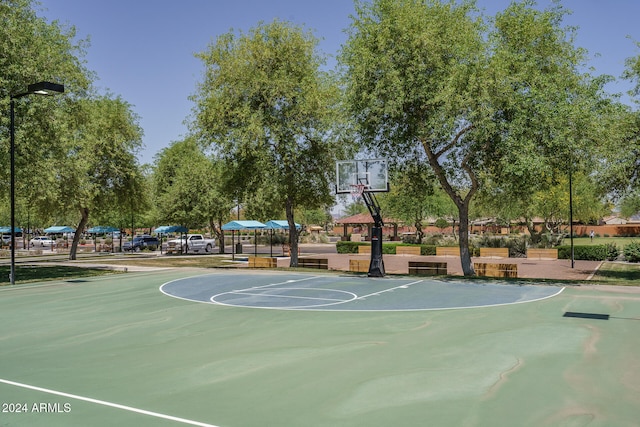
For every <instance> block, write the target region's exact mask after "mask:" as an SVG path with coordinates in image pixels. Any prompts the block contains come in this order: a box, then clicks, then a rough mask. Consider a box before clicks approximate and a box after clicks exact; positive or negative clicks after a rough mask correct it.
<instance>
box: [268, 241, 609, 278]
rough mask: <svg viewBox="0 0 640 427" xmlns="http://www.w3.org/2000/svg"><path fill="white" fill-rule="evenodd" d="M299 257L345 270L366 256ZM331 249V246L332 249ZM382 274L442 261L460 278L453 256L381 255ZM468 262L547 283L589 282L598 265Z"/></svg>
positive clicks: (313, 249) (314, 250)
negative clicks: (514, 268)
mask: <svg viewBox="0 0 640 427" xmlns="http://www.w3.org/2000/svg"><path fill="white" fill-rule="evenodd" d="M301 246H302V251H301V252H302V253H301V255H300V257H301V258H304V257H309V258H312V257H319V258H327V259H328V266H329V269H330V270H343V271H349V260H350V259H361V260H368V259H370V255H355V254H353V255H351V254H348V255H345V254H337V253H326V252H324V248H323V246H329V245H301ZM334 248H335V246H334ZM383 261H384V266H385V271H386V272H387V273H388V274H408V273H409V267H408V265H409V261H423V262H446V263H447V271H448V273H449V274H451V275H462V264H461V263H460V258H458V257H453V256H413V255H384V256H383ZM472 262H474V263H475V262H481V263H497V264H503V263H504V264H506V263H508V264H517V265H518V277H520V278H531V279H550V280H589V279H590V278H591V276H593V274H594V273H595V272H596V271H597V270H598V268H599V267H600V265H601V262H600V261H575V262H574V266H573V268H572V267H571V261H570V260H545V259H542V260H538V259H527V258H495V257H494V258H488V257H483V258H480V257H477V258H472ZM288 266H289V258H280V259H278V267H288Z"/></svg>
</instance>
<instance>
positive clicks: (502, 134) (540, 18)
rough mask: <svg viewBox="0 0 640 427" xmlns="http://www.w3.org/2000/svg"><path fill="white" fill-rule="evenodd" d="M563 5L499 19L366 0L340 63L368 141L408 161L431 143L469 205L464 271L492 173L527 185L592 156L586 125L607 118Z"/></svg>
mask: <svg viewBox="0 0 640 427" xmlns="http://www.w3.org/2000/svg"><path fill="white" fill-rule="evenodd" d="M564 13H565V11H564V10H562V8H560V7H559V6H557V5H554V6H552V7H551V8H549V9H546V10H544V11H540V10H537V9H535V8H533V2H522V3H512V4H511V5H510V6H509V7H508V8H507V9H506V10H505V11H503V12H501V13H498V14H497V15H496V16H495V17H494V18H492V19H489V18H485V17H483V16H482V15H481V14H480V13H479V12H478V11H477V10H476V9H475V7H474V3H473V2H467V1H464V2H456V1H448V2H441V1H437V0H373V1H372V2H357V3H356V16H355V17H354V19H353V22H352V24H351V27H350V29H349V39H348V41H347V44H346V46H345V47H344V48H343V51H342V53H341V61H342V63H343V64H344V65H345V70H344V71H345V73H344V75H345V84H346V96H347V102H348V105H349V108H350V112H351V114H352V115H353V117H354V118H355V120H356V121H357V124H358V131H359V133H360V135H361V140H362V142H363V143H364V145H365V146H366V147H367V148H369V149H371V150H375V151H377V152H380V153H382V154H383V155H385V156H388V157H392V158H396V159H398V160H399V161H402V159H403V158H404V157H405V156H407V154H411V155H413V153H416V152H419V151H422V154H423V161H425V162H428V164H429V165H430V167H431V168H432V170H433V172H434V174H435V176H436V177H437V179H438V182H439V183H440V185H441V187H442V188H443V189H444V191H445V192H446V193H447V194H448V195H449V197H450V198H451V200H452V201H453V202H454V203H455V205H456V206H457V208H458V211H459V219H460V228H459V238H460V248H461V257H462V265H463V271H464V274H465V275H471V274H474V272H473V267H472V265H471V257H470V252H469V248H468V221H469V206H470V203H471V201H472V199H473V197H474V196H475V195H476V193H477V192H478V190H479V189H480V188H481V187H483V186H484V185H485V183H486V182H487V181H489V180H491V181H493V183H494V184H497V185H498V186H503V187H505V188H508V193H509V194H512V195H517V194H518V193H522V192H526V191H528V189H530V188H531V186H532V184H533V183H535V182H538V179H539V177H540V176H542V175H544V176H547V175H553V174H554V173H557V172H559V171H566V170H567V167H568V166H569V165H571V167H575V165H579V164H581V163H582V162H581V161H579V160H581V159H582V158H588V157H589V151H588V149H589V145H588V144H587V142H588V141H586V140H585V139H584V138H581V137H580V135H578V134H579V133H581V132H582V134H585V133H586V132H587V129H591V128H593V125H592V124H593V123H595V124H597V123H599V121H598V120H597V118H598V117H597V113H598V112H599V110H598V108H597V107H598V101H599V99H600V96H601V92H600V88H601V84H600V83H601V82H600V81H598V80H595V79H591V78H590V76H588V75H584V74H581V73H580V72H579V69H580V67H581V66H582V65H583V62H584V53H585V52H584V51H583V50H582V49H579V48H576V47H574V45H573V43H572V32H571V30H570V29H566V28H563V27H561V25H560V24H561V21H562V18H563V16H564ZM597 135H599V136H601V133H598V134H597ZM569 154H571V156H572V157H571V158H570V157H569Z"/></svg>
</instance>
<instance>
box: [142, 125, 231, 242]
mask: <svg viewBox="0 0 640 427" xmlns="http://www.w3.org/2000/svg"><path fill="white" fill-rule="evenodd" d="M223 166H224V165H223V163H222V162H221V161H218V160H216V159H211V158H209V157H208V156H207V155H206V154H205V153H204V152H203V151H202V149H201V148H200V146H199V145H198V144H197V142H196V140H195V139H194V138H193V137H189V138H186V139H185V140H183V141H178V142H175V143H173V144H171V145H170V146H169V147H167V148H165V149H163V150H162V151H161V152H160V153H159V154H158V155H157V156H156V159H155V170H154V175H153V176H154V189H155V191H154V193H155V200H156V204H157V212H159V213H160V214H159V216H158V218H159V220H160V221H166V222H168V223H170V224H179V225H183V226H186V227H189V228H195V227H201V226H202V225H204V224H206V225H208V226H209V228H210V229H211V230H212V232H213V234H215V236H216V239H217V241H218V242H219V244H218V248H219V251H220V253H224V233H223V231H222V225H224V223H226V222H227V221H228V219H229V218H230V216H231V210H232V209H233V207H234V206H235V203H234V199H233V197H232V195H229V194H228V193H225V192H224V179H225V178H224V173H225V171H224V169H223Z"/></svg>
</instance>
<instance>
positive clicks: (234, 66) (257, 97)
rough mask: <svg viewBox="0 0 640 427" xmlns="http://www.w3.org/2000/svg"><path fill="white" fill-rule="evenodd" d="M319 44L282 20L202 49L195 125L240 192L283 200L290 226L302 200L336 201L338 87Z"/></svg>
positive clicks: (309, 204) (275, 202)
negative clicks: (323, 67) (325, 67)
mask: <svg viewBox="0 0 640 427" xmlns="http://www.w3.org/2000/svg"><path fill="white" fill-rule="evenodd" d="M316 48H317V40H316V39H315V37H314V36H313V35H312V34H310V33H308V32H305V31H304V30H303V29H302V28H299V27H295V26H293V25H291V24H288V23H286V22H281V21H277V20H276V21H274V22H272V23H270V24H260V25H258V26H257V27H255V28H253V29H251V30H250V31H249V32H248V33H246V34H244V33H239V34H234V33H232V32H230V33H227V34H225V35H222V36H220V37H218V39H217V40H216V41H215V42H214V43H212V44H211V45H210V46H209V48H208V49H207V51H205V52H203V53H200V54H198V57H199V58H200V59H202V60H203V62H204V64H205V67H206V70H205V77H204V81H203V82H202V83H200V84H199V85H198V94H197V95H196V96H194V97H193V100H194V101H195V104H196V107H195V116H196V119H195V123H194V127H195V132H196V133H197V134H198V135H199V137H200V139H201V140H202V141H203V142H204V143H205V145H208V146H212V147H213V151H214V152H215V154H216V155H217V156H219V157H220V158H222V159H224V160H225V165H226V168H227V171H228V173H230V174H232V175H233V176H234V179H232V180H231V182H233V184H234V186H235V187H236V189H237V190H241V191H244V192H245V194H243V195H241V196H240V197H239V198H241V199H242V200H243V201H245V200H251V199H256V198H259V199H261V200H269V201H270V202H271V203H270V204H271V205H272V206H275V207H279V208H280V209H282V208H284V209H285V211H286V216H287V220H288V222H289V226H290V229H291V230H295V225H294V223H295V221H294V210H295V209H296V208H317V207H322V206H325V205H330V204H332V203H333V197H332V194H331V189H330V186H329V182H330V181H331V179H332V173H333V170H334V159H335V156H336V152H337V150H338V149H339V147H340V145H339V144H338V142H339V139H338V133H337V132H336V131H335V130H336V129H337V128H336V125H335V119H336V118H337V117H338V114H337V108H336V106H337V101H338V95H339V91H338V88H337V86H336V85H335V84H334V81H333V80H332V79H331V78H330V76H329V75H328V74H327V73H325V72H323V71H321V68H320V67H321V65H322V64H323V59H322V58H321V56H319V54H318V53H317V52H316ZM265 206H268V205H265ZM290 235H291V241H290V244H291V248H292V257H291V263H292V265H293V266H295V265H297V233H295V232H292V233H290Z"/></svg>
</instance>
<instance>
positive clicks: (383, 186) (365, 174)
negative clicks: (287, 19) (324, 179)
mask: <svg viewBox="0 0 640 427" xmlns="http://www.w3.org/2000/svg"><path fill="white" fill-rule="evenodd" d="M387 177H388V170H387V161H386V160H384V159H365V160H340V161H338V162H336V193H337V194H349V193H352V192H354V187H355V186H357V185H364V186H365V187H364V191H368V192H370V193H380V192H386V191H389V186H388V180H387Z"/></svg>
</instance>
